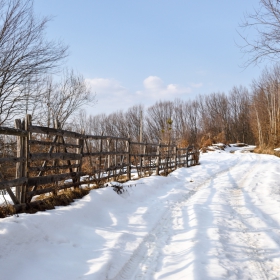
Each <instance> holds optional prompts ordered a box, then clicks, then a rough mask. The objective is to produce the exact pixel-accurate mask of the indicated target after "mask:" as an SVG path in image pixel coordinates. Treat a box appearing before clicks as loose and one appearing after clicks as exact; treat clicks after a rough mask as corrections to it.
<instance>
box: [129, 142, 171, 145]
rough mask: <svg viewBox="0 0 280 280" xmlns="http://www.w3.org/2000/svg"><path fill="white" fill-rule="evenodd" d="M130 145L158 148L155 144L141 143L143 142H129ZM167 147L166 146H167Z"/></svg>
mask: <svg viewBox="0 0 280 280" xmlns="http://www.w3.org/2000/svg"><path fill="white" fill-rule="evenodd" d="M130 144H131V145H141V146H145V145H146V146H158V144H156V143H143V142H130ZM167 146H168V145H167Z"/></svg>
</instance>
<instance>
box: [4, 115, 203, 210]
mask: <svg viewBox="0 0 280 280" xmlns="http://www.w3.org/2000/svg"><path fill="white" fill-rule="evenodd" d="M0 135H2V137H3V135H5V136H4V137H9V138H8V140H9V142H10V143H11V147H12V146H13V148H9V149H6V150H5V151H4V141H2V140H3V139H2V140H1V143H2V145H3V150H2V151H1V158H0V167H1V168H0V190H5V191H6V192H7V193H8V194H9V195H10V197H11V200H12V201H13V203H14V207H15V208H16V210H20V209H22V208H24V206H25V205H27V204H28V203H31V201H32V199H33V198H34V196H37V195H41V194H45V193H54V194H57V193H58V192H59V191H60V190H64V189H67V188H72V187H74V188H78V187H79V186H81V185H82V184H88V185H89V184H95V185H96V186H99V185H102V184H104V183H106V182H107V181H108V180H110V179H114V180H116V181H125V180H131V179H136V178H141V177H144V176H150V175H152V174H155V175H160V174H168V172H170V171H172V170H175V169H176V168H178V167H183V166H185V167H189V166H192V165H196V164H198V163H199V152H198V150H196V149H195V148H194V147H193V146H189V147H185V148H179V147H177V146H175V145H167V144H160V143H158V144H155V143H139V142H133V141H131V140H130V138H118V137H112V136H104V135H101V136H97V135H85V134H83V133H76V132H72V131H67V130H62V129H60V126H59V124H58V123H57V124H56V127H55V128H49V127H40V126H33V125H32V123H31V116H30V115H27V116H26V118H25V119H24V120H23V121H21V120H19V119H17V120H15V128H8V127H0ZM32 203H33V202H32Z"/></svg>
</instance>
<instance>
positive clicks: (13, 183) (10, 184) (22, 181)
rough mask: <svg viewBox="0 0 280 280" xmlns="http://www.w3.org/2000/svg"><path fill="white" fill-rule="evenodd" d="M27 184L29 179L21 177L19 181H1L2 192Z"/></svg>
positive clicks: (0, 188)
mask: <svg viewBox="0 0 280 280" xmlns="http://www.w3.org/2000/svg"><path fill="white" fill-rule="evenodd" d="M26 182H27V178H26V177H21V178H18V179H14V180H3V181H0V190H4V189H6V187H10V188H12V187H15V186H19V185H22V184H25V183H26Z"/></svg>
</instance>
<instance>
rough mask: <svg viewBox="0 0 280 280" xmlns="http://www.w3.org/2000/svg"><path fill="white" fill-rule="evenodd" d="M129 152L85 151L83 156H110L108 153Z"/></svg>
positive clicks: (119, 153) (120, 153)
mask: <svg viewBox="0 0 280 280" xmlns="http://www.w3.org/2000/svg"><path fill="white" fill-rule="evenodd" d="M126 154H128V152H125V151H124V152H113V151H111V152H96V153H83V157H89V156H108V155H112V156H113V155H126Z"/></svg>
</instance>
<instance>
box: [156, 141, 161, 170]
mask: <svg viewBox="0 0 280 280" xmlns="http://www.w3.org/2000/svg"><path fill="white" fill-rule="evenodd" d="M159 171H160V143H159V144H158V145H157V153H156V175H159Z"/></svg>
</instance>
